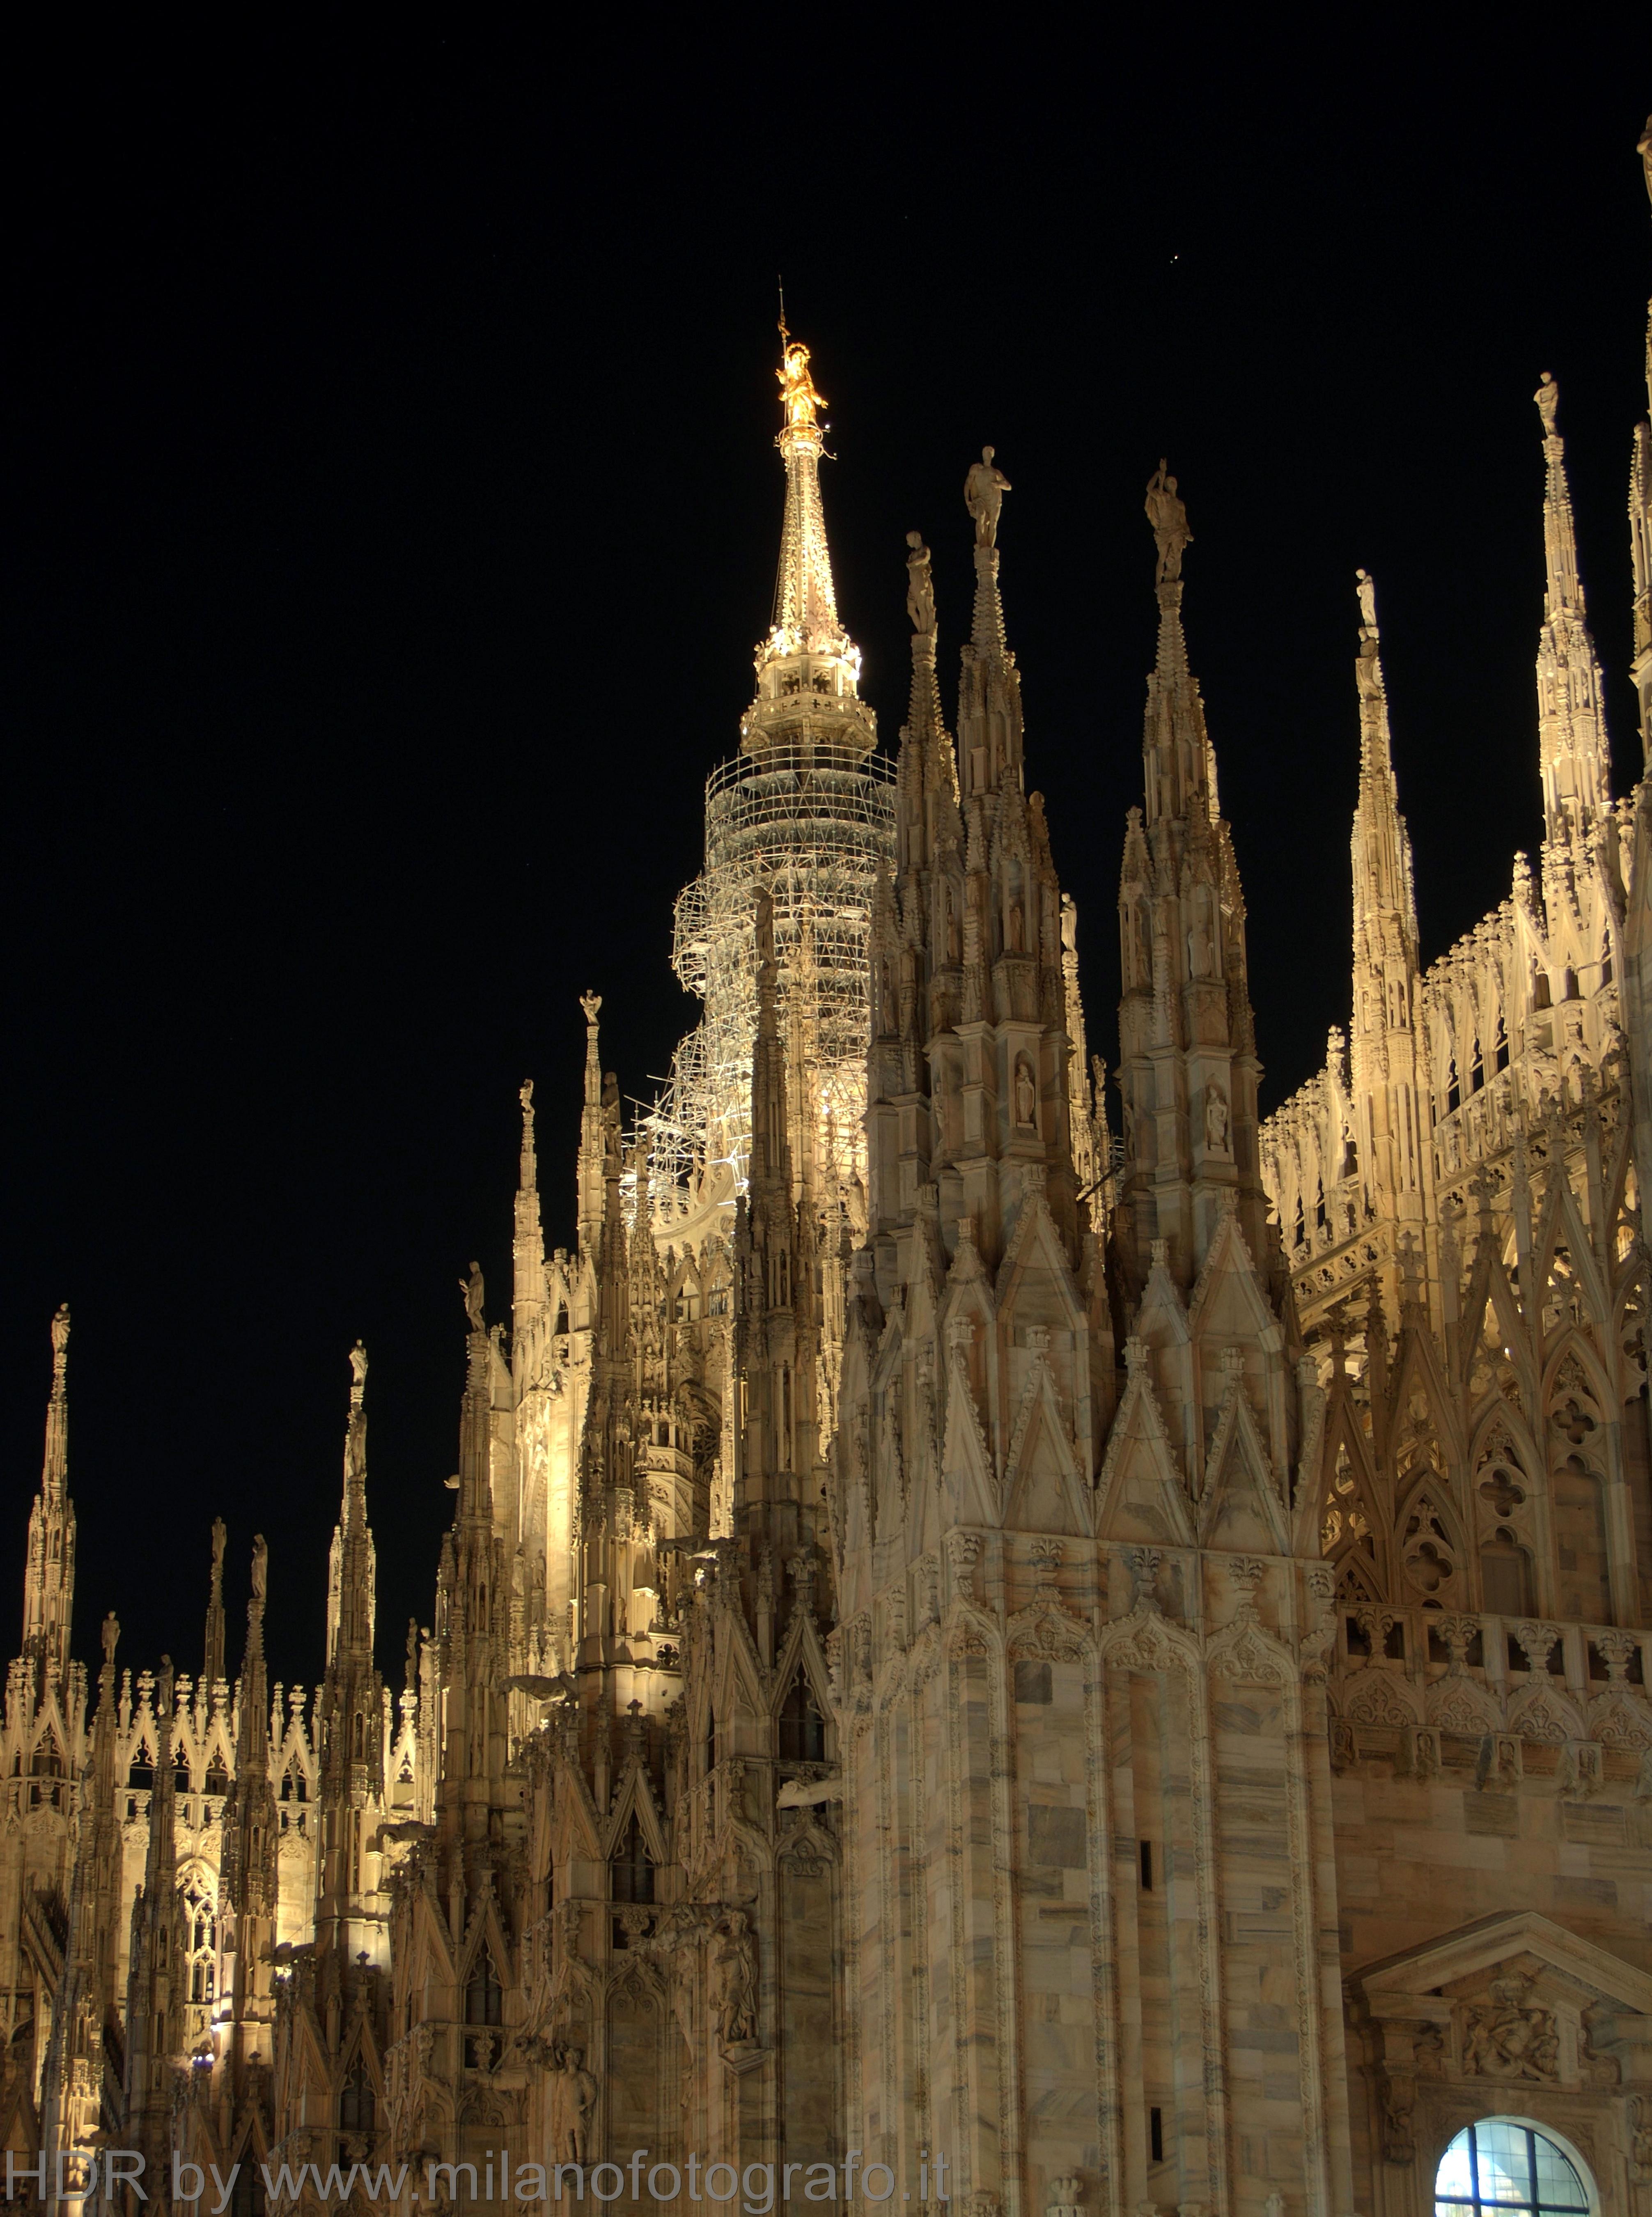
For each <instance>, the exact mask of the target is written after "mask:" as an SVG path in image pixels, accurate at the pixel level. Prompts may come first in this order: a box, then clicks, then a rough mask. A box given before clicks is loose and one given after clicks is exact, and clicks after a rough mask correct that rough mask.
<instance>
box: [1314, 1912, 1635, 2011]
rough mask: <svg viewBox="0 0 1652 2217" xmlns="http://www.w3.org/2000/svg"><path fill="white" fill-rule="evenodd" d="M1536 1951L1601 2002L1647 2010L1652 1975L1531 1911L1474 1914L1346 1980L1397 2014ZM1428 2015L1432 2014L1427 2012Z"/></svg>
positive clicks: (1370, 2001) (1549, 1965)
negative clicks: (1471, 1919) (1444, 1988)
mask: <svg viewBox="0 0 1652 2217" xmlns="http://www.w3.org/2000/svg"><path fill="white" fill-rule="evenodd" d="M1511 1955H1535V1956H1537V1957H1538V1960H1539V1961H1541V1962H1542V1963H1543V1964H1544V1965H1545V1967H1547V1968H1549V1969H1550V1970H1551V1971H1553V1972H1556V1973H1558V1974H1559V1975H1560V1976H1561V1977H1563V1978H1566V1979H1572V1980H1573V1981H1575V1984H1577V1985H1580V1986H1582V1987H1584V1988H1586V1989H1587V1991H1588V1992H1591V1993H1593V1994H1594V1995H1597V1996H1599V1997H1600V1998H1602V1999H1603V2000H1607V2001H1613V2002H1616V2003H1618V2004H1619V2006H1620V2007H1622V2008H1624V2009H1629V2010H1637V2012H1638V2013H1639V2014H1640V2015H1642V2016H1648V2015H1652V1976H1649V1975H1648V1973H1646V1972H1644V1971H1641V1970H1637V1969H1636V1967H1634V1965H1633V1964H1630V1963H1625V1962H1624V1961H1623V1959H1622V1957H1621V1956H1618V1955H1612V1954H1610V1953H1609V1952H1608V1951H1607V1950H1606V1948H1600V1947H1597V1946H1596V1945H1595V1943H1594V1942H1593V1941H1592V1940H1585V1939H1583V1938H1582V1937H1581V1936H1580V1935H1579V1934H1577V1933H1575V1932H1569V1931H1568V1930H1566V1928H1565V1927H1564V1926H1563V1925H1561V1924H1555V1923H1554V1921H1553V1920H1552V1918H1550V1917H1544V1915H1542V1914H1541V1912H1540V1911H1538V1910H1535V1909H1520V1910H1514V1911H1507V1912H1503V1913H1501V1914H1494V1915H1492V1916H1489V1917H1477V1918H1476V1920H1475V1922H1474V1923H1473V1924H1464V1925H1459V1926H1458V1928H1457V1929H1456V1930H1454V1931H1451V1932H1444V1933H1441V1934H1440V1935H1439V1937H1438V1938H1436V1939H1433V1940H1427V1941H1425V1942H1423V1943H1422V1945H1421V1947H1418V1948H1407V1949H1406V1950H1405V1952H1404V1953H1403V1954H1402V1955H1388V1956H1384V1958H1383V1959H1382V1961H1380V1962H1376V1963H1372V1964H1371V1965H1370V1966H1368V1967H1367V1968H1366V1969H1365V1970H1363V1971H1356V1972H1355V1973H1353V1977H1352V1979H1351V1980H1350V1984H1351V1985H1353V1986H1354V1987H1355V1988H1356V1989H1358V1990H1359V1992H1363V1994H1364V1995H1365V2000H1366V2002H1367V2003H1368V2004H1369V2005H1370V2007H1371V2010H1372V2014H1373V2015H1375V2016H1379V2017H1380V2016H1402V2015H1403V2014H1405V2013H1406V2004H1409V2003H1410V2002H1412V2001H1414V2000H1415V1999H1416V1998H1420V1997H1422V1996H1429V1995H1433V1994H1434V1993H1436V1992H1438V1990H1439V1988H1440V1987H1442V1986H1447V1985H1455V1984H1456V1983H1457V1981H1458V1979H1468V1978H1473V1977H1475V1976H1476V1975H1478V1974H1479V1973H1482V1972H1486V1971H1491V1970H1495V1967H1497V1965H1498V1964H1499V1963H1501V1962H1505V1961H1507V1959H1508V1957H1509V1956H1511ZM1427 2014H1433V2012H1427Z"/></svg>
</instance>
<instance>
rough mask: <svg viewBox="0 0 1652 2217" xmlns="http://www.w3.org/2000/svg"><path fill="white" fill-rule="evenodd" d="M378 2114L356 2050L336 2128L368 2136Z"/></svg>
mask: <svg viewBox="0 0 1652 2217" xmlns="http://www.w3.org/2000/svg"><path fill="white" fill-rule="evenodd" d="M484 1956H485V1950H484ZM498 1991H499V1982H498V1980H497V1979H495V1980H494V1992H495V1993H497V1992H498ZM488 2022H490V2024H497V2023H498V2022H499V2019H498V2017H497V2016H492V2017H490V2019H489V2020H488ZM377 2112H378V2104H377V2103H376V2101H375V2100H374V2098H373V2073H372V2072H370V2071H369V2070H368V2069H367V2057H366V2056H365V2055H363V2053H361V2049H360V2048H359V2047H358V2048H357V2049H356V2051H355V2054H354V2059H353V2060H352V2061H351V2064H350V2067H349V2071H348V2074H347V2076H346V2078H345V2080H344V2084H342V2086H341V2087H340V2088H339V2090H338V2128H339V2130H340V2132H342V2133H370V2132H371V2131H372V2130H373V2127H374V2125H375V2123H376V2122H377V2121H378V2117H377Z"/></svg>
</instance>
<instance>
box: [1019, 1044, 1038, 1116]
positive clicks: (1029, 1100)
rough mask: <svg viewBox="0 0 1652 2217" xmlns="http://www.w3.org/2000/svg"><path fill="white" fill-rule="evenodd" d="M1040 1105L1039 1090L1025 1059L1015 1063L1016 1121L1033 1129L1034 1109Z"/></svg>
mask: <svg viewBox="0 0 1652 2217" xmlns="http://www.w3.org/2000/svg"><path fill="white" fill-rule="evenodd" d="M1038 1105H1039V1096H1038V1090H1037V1089H1036V1087H1035V1086H1034V1085H1033V1073H1032V1071H1030V1070H1029V1069H1028V1068H1027V1066H1026V1060H1025V1059H1022V1060H1020V1061H1019V1062H1017V1064H1016V1065H1015V1121H1016V1122H1017V1123H1018V1124H1022V1125H1025V1126H1026V1127H1027V1129H1028V1130H1031V1129H1032V1127H1033V1111H1034V1110H1035V1109H1036V1108H1037V1107H1038Z"/></svg>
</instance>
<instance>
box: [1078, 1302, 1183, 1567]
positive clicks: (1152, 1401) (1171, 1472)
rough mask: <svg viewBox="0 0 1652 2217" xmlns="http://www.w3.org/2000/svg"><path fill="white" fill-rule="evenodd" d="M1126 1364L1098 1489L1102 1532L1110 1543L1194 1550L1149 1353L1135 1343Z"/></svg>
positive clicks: (1098, 1520) (1097, 1519)
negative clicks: (1127, 1373)
mask: <svg viewBox="0 0 1652 2217" xmlns="http://www.w3.org/2000/svg"><path fill="white" fill-rule="evenodd" d="M1126 1359H1127V1361H1128V1362H1129V1366H1130V1377H1129V1381H1128V1383H1127V1384H1126V1385H1125V1394H1124V1399H1123V1400H1122V1401H1121V1402H1120V1403H1119V1413H1118V1415H1117V1416H1116V1417H1114V1418H1113V1430H1111V1432H1109V1434H1108V1435H1107V1449H1106V1455H1105V1456H1104V1457H1103V1459H1102V1463H1101V1475H1100V1479H1098V1480H1097V1484H1096V1515H1095V1523H1096V1530H1097V1533H1098V1535H1099V1536H1100V1538H1102V1539H1104V1540H1133V1541H1147V1542H1149V1543H1152V1542H1166V1541H1168V1543H1169V1544H1170V1545H1172V1546H1174V1547H1193V1545H1194V1540H1193V1516H1192V1512H1191V1510H1190V1509H1189V1507H1188V1502H1187V1490H1186V1488H1185V1486H1184V1485H1183V1484H1182V1479H1181V1473H1180V1470H1179V1469H1178V1467H1177V1465H1176V1457H1175V1451H1174V1448H1172V1446H1171V1444H1170V1439H1169V1436H1168V1433H1167V1431H1166V1430H1165V1424H1164V1418H1163V1416H1162V1414H1161V1412H1160V1410H1159V1405H1158V1402H1157V1399H1156V1398H1155V1395H1154V1392H1153V1386H1152V1381H1151V1380H1150V1378H1149V1376H1148V1373H1147V1357H1146V1350H1145V1349H1143V1348H1141V1347H1140V1346H1139V1345H1138V1344H1137V1343H1136V1342H1135V1341H1133V1340H1132V1341H1131V1344H1130V1348H1129V1349H1127V1350H1126Z"/></svg>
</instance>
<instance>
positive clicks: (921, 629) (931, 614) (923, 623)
mask: <svg viewBox="0 0 1652 2217" xmlns="http://www.w3.org/2000/svg"><path fill="white" fill-rule="evenodd" d="M906 543H907V545H908V546H909V547H910V548H911V550H912V551H911V553H909V555H908V556H907V558H906V613H907V615H908V616H909V619H910V621H911V624H912V628H913V630H914V631H915V632H916V633H917V634H918V635H919V637H920V638H921V639H932V638H933V637H934V630H935V584H934V577H932V576H931V575H930V570H929V559H930V558H929V549H928V547H926V546H925V545H924V543H923V540H922V539H921V538H920V536H919V535H918V534H917V533H916V532H915V531H909V532H908V533H907V534H906Z"/></svg>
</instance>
